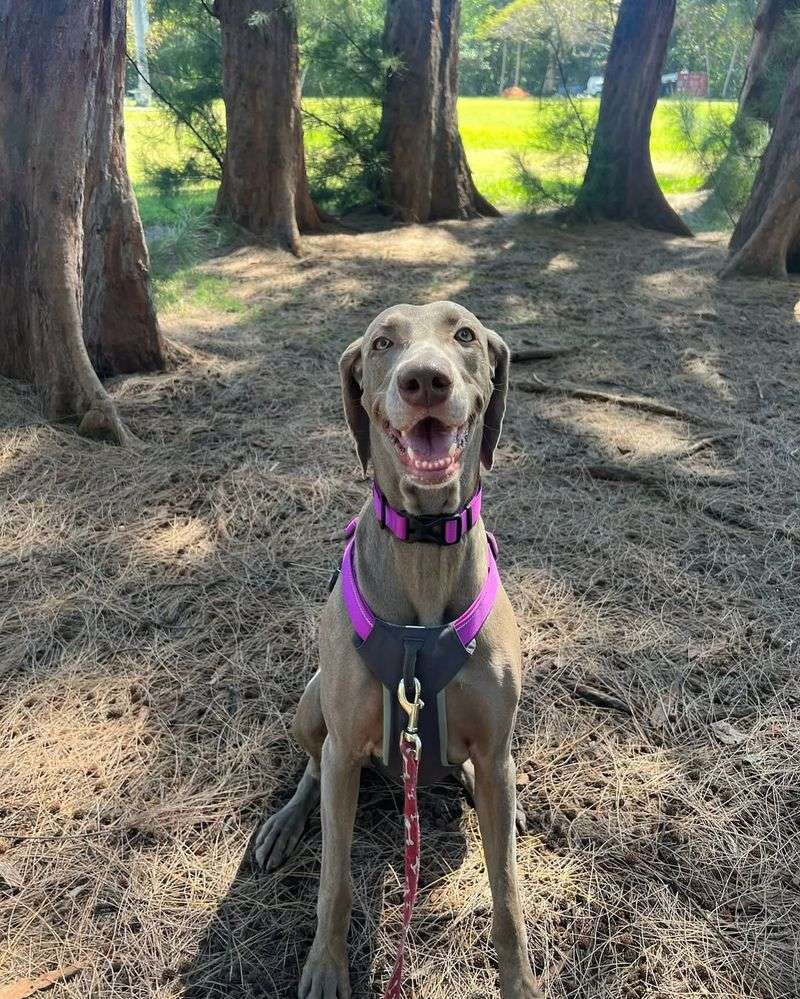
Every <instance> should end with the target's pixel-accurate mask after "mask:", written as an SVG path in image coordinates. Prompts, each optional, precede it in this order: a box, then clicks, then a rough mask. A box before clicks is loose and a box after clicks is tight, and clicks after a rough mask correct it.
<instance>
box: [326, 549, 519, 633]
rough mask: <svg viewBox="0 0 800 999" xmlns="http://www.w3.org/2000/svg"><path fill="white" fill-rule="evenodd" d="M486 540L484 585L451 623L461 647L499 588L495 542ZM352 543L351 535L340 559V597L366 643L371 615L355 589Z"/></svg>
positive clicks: (477, 627)
mask: <svg viewBox="0 0 800 999" xmlns="http://www.w3.org/2000/svg"><path fill="white" fill-rule="evenodd" d="M489 538H490V541H489V546H488V548H487V551H486V561H487V562H488V572H487V575H486V582H485V583H484V584H483V586H482V587H481V591H480V593H479V594H478V596H477V597H476V598H475V599H474V600H473V601H472V603H471V604H470V605H469V607H467V609H466V610H465V611H464V613H463V614H460V615H459V616H458V617H457V618H456V619H455V621H453V622H452V624H453V629H454V631H455V632H456V634H457V635H458V637H459V639H460V641H461V644H462V645H463V646H464V647H465V648H466V647H467V646H468V645H469V643H470V642H471V641H472V640H473V638H475V637H476V635H477V634H478V632H479V631H480V630H481V628H482V627H483V624H484V622H485V621H486V618H487V617H488V616H489V614H490V613H491V610H492V607H494V602H495V600H496V599H497V591H498V589H499V587H500V573H499V572H498V571H497V562H496V561H495V557H494V553H495V551H496V548H497V542H496V541H495V540H494V538H493V537H492V536H491V535H489ZM355 542H356V539H355V535H353V536H352V537H351V538H350V540H349V541H348V542H347V546H346V548H345V550H344V556H343V557H342V597H343V598H344V605H345V607H346V608H347V614H348V616H349V618H350V623H351V624H352V625H353V631H355V633H356V634H357V635H358V637H359V638H360V639H361V640H362V641H366V640H367V638H368V637H369V634H370V632H371V631H372V629H373V627H374V626H375V615H374V614H373V612H372V610H371V609H370V606H369V604H368V603H367V602H366V600H365V599H364V597H363V595H362V593H361V590H360V589H359V588H358V581H357V579H356V567H355ZM493 542H494V543H493Z"/></svg>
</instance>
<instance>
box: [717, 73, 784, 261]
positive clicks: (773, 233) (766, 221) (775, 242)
mask: <svg viewBox="0 0 800 999" xmlns="http://www.w3.org/2000/svg"><path fill="white" fill-rule="evenodd" d="M730 250H731V258H730V260H729V261H728V263H727V265H726V267H725V269H724V270H723V272H722V276H723V277H732V276H733V275H736V274H753V275H757V276H761V277H786V275H787V271H789V270H792V271H797V270H800V61H798V63H797V64H796V66H795V69H794V72H793V73H792V75H791V76H790V78H789V82H788V84H787V85H786V91H785V93H784V95H783V99H782V100H781V103H780V107H779V109H778V115H777V118H776V121H775V128H774V129H773V132H772V137H771V138H770V140H769V145H768V146H767V148H766V150H765V152H764V155H763V157H762V159H761V165H760V167H759V170H758V174H757V176H756V179H755V182H754V183H753V190H752V191H751V192H750V200H749V201H748V203H747V207H746V208H745V210H744V213H743V214H742V217H741V218H740V219H739V222H738V224H737V226H736V228H735V229H734V231H733V236H732V237H731V242H730Z"/></svg>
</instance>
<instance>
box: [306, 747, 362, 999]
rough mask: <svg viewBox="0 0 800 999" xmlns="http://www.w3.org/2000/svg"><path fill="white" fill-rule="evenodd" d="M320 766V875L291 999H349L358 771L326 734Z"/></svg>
mask: <svg viewBox="0 0 800 999" xmlns="http://www.w3.org/2000/svg"><path fill="white" fill-rule="evenodd" d="M321 763H322V772H321V804H320V809H321V814H322V870H321V871H320V881H319V885H320V887H319V900H318V902H317V932H316V935H315V937H314V943H313V944H312V946H311V951H310V953H309V955H308V959H307V960H306V965H305V968H303V975H302V978H301V979H300V986H299V988H298V990H297V994H298V996H299V999H350V975H349V971H348V966H347V931H348V929H349V926H350V905H351V900H352V888H351V880H350V849H351V845H352V841H353V823H354V821H355V815H356V806H357V804H358V785H359V779H360V776H361V767H360V765H359V763H358V761H356V760H354V759H353V757H352V755H351V754H350V753H349V752H348V751H347V750H346V749H345V748H344V747H342V746H338V745H337V744H336V743H335V742H334V741H333V739H332V737H331V735H330V734H329V735H328V736H327V738H326V739H325V743H324V745H323V747H322V761H321Z"/></svg>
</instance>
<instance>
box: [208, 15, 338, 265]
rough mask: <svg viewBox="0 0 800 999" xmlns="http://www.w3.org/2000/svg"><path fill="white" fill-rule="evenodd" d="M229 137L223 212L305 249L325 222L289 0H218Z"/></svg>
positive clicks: (287, 244)
mask: <svg viewBox="0 0 800 999" xmlns="http://www.w3.org/2000/svg"><path fill="white" fill-rule="evenodd" d="M214 13H215V14H216V16H217V17H218V18H219V20H220V26H221V29H222V91H223V97H224V99H225V116H226V122H227V141H226V148H225V163H224V166H223V171H222V184H221V185H220V189H219V193H218V195H217V212H218V214H220V215H223V216H226V217H228V218H231V219H233V221H234V222H236V223H237V225H240V226H242V228H244V229H247V230H248V232H251V233H253V234H254V235H256V236H262V237H266V238H267V239H269V240H271V241H274V242H276V243H277V244H278V245H279V246H282V247H284V248H285V249H287V250H290V251H291V252H292V253H295V254H299V253H300V232H301V231H302V232H309V231H313V230H315V229H319V228H320V224H321V222H322V216H321V214H320V212H319V211H318V210H317V208H316V207H315V205H314V203H313V202H312V200H311V195H310V194H309V191H308V178H307V176H306V161H305V154H304V151H303V124H302V118H301V113H300V77H299V72H298V66H299V56H298V47H297V22H296V20H295V15H294V10H293V7H292V5H291V3H290V0H216V2H215V4H214Z"/></svg>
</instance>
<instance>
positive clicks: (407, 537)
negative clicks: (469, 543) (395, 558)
mask: <svg viewBox="0 0 800 999" xmlns="http://www.w3.org/2000/svg"><path fill="white" fill-rule="evenodd" d="M372 509H373V510H374V511H375V518H376V520H377V521H378V523H379V524H380V525H381V527H384V528H386V529H387V530H389V531H391V532H392V534H393V535H394V536H395V537H396V538H398V539H399V540H400V541H421V542H425V543H427V544H433V545H454V544H457V542H459V541H460V540H461V539H462V538H463V537H464V535H465V534H466V533H467V531H469V530H470V528H472V527H474V525H475V524H477V523H478V521H479V520H480V517H481V487H480V486H478V490H477V492H476V493H475V495H474V496H473V497H472V499H471V500H470V501H469V503H467V504H466V506H463V507H462V508H461V509H460V510H459V511H458V512H457V513H453V514H423V515H414V514H410V513H403V512H402V511H400V510H395V509H394V507H393V506H390V505H389V501H388V500H387V499H386V497H385V496H384V495H383V493H382V492H381V491H380V489H379V488H378V485H377V483H374V484H373V486H372Z"/></svg>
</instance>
